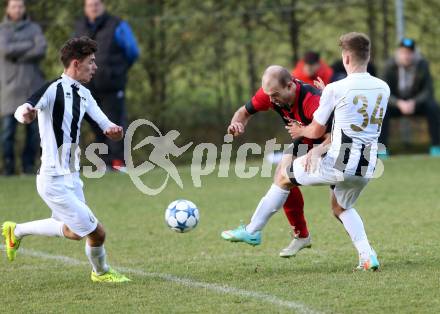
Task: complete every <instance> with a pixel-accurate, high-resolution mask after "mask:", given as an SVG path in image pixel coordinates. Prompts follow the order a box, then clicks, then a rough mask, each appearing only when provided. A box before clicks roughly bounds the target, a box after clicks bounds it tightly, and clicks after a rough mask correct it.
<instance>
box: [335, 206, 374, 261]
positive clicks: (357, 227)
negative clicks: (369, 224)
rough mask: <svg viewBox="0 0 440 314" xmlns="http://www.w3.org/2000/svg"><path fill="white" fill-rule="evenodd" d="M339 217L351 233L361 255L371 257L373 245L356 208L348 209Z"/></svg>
mask: <svg viewBox="0 0 440 314" xmlns="http://www.w3.org/2000/svg"><path fill="white" fill-rule="evenodd" d="M339 219H340V220H341V221H342V223H343V224H344V227H345V230H347V232H348V234H349V235H350V238H351V241H353V244H354V246H355V247H356V249H357V251H358V252H359V255H360V256H361V257H369V256H370V254H371V246H370V243H369V242H368V238H367V234H366V233H365V228H364V223H363V222H362V219H361V217H360V216H359V214H358V213H357V211H356V209H354V208H351V209H347V210H345V211H343V212H342V214H340V215H339Z"/></svg>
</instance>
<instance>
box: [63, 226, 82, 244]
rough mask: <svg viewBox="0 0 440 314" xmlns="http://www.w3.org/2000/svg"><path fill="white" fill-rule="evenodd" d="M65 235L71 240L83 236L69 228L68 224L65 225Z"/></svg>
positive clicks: (80, 238) (78, 239) (79, 238)
mask: <svg viewBox="0 0 440 314" xmlns="http://www.w3.org/2000/svg"><path fill="white" fill-rule="evenodd" d="M63 234H64V237H65V238H67V239H69V240H74V241H80V240H82V238H83V237H81V236H79V235H77V234H76V233H75V232H73V231H72V230H70V229H69V227H67V226H66V225H64V226H63Z"/></svg>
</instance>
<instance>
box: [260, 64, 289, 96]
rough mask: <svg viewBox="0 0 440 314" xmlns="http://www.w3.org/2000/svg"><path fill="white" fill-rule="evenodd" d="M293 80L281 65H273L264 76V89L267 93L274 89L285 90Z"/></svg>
mask: <svg viewBox="0 0 440 314" xmlns="http://www.w3.org/2000/svg"><path fill="white" fill-rule="evenodd" d="M291 80H292V76H291V75H290V72H289V70H287V69H286V68H284V67H282V66H280V65H271V66H269V67H267V68H266V70H265V71H264V74H263V79H262V82H261V83H262V84H261V85H262V87H263V90H264V92H265V93H269V91H270V90H272V89H274V88H284V87H286V86H287V85H288V84H289V82H290V81H291Z"/></svg>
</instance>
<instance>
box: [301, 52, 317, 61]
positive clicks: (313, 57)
mask: <svg viewBox="0 0 440 314" xmlns="http://www.w3.org/2000/svg"><path fill="white" fill-rule="evenodd" d="M304 62H305V63H307V64H316V63H319V52H315V51H307V52H306V53H305V54H304Z"/></svg>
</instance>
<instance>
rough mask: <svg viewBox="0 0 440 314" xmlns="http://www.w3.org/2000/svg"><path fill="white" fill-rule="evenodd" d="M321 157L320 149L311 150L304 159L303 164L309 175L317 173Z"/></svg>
mask: <svg viewBox="0 0 440 314" xmlns="http://www.w3.org/2000/svg"><path fill="white" fill-rule="evenodd" d="M321 156H322V154H321V152H320V151H319V149H317V148H312V149H311V150H309V152H308V153H307V155H306V156H305V157H304V159H303V163H302V164H303V166H304V170H305V171H306V172H308V173H313V172H315V170H316V168H317V166H318V163H319V159H320V158H321Z"/></svg>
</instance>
